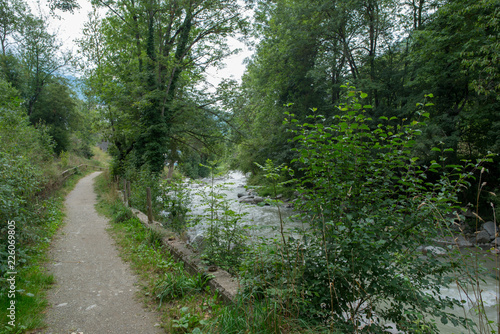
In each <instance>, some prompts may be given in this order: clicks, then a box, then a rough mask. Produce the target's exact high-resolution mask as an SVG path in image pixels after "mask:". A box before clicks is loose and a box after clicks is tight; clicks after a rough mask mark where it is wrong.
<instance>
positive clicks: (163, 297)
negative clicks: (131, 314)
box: [154, 264, 210, 304]
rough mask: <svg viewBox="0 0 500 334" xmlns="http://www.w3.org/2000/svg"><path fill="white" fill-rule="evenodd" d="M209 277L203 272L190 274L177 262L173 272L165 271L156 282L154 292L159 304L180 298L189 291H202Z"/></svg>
mask: <svg viewBox="0 0 500 334" xmlns="http://www.w3.org/2000/svg"><path fill="white" fill-rule="evenodd" d="M209 279H210V278H209V277H207V276H205V275H203V274H197V275H195V276H191V275H189V274H187V273H186V272H185V271H184V269H183V267H182V264H178V265H176V266H175V267H174V268H173V272H169V273H166V274H165V276H164V277H163V278H161V279H160V280H158V281H157V282H156V284H155V288H154V294H155V295H156V298H158V299H159V300H160V304H161V303H163V302H164V301H171V300H175V299H180V298H183V297H184V296H185V295H187V294H189V293H192V292H195V291H197V292H201V291H203V288H204V287H205V285H206V283H207V281H208V280H209Z"/></svg>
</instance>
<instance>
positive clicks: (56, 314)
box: [39, 172, 164, 334]
mask: <svg viewBox="0 0 500 334" xmlns="http://www.w3.org/2000/svg"><path fill="white" fill-rule="evenodd" d="M99 174H100V172H95V173H92V174H91V175H88V176H86V177H84V178H82V179H81V180H80V181H79V182H78V184H77V185H76V187H75V189H74V190H73V191H71V193H70V194H69V195H68V196H67V198H66V201H65V205H66V225H65V226H64V227H63V228H62V231H61V232H62V233H61V232H60V233H59V234H58V236H57V237H56V239H55V240H54V242H53V245H52V249H51V251H50V258H51V262H50V263H49V264H48V267H49V270H50V272H51V273H52V274H54V277H55V281H56V286H55V287H53V288H52V289H51V290H50V291H49V292H48V299H49V303H50V304H51V308H50V309H49V310H48V312H47V318H46V321H47V323H48V328H47V329H44V330H42V331H41V332H39V333H45V334H71V333H75V334H76V333H78V334H80V333H83V334H108V333H110V334H115V333H116V334H126V333H130V334H156V333H164V331H163V330H162V329H161V328H159V326H160V325H159V323H158V320H157V319H158V315H157V314H155V313H153V312H149V311H146V310H145V309H144V308H143V305H142V303H141V302H140V301H138V300H137V298H136V297H135V296H134V295H135V294H136V292H137V291H138V290H139V289H138V288H137V287H136V286H135V285H134V284H135V282H136V278H135V277H134V275H133V274H132V271H131V270H130V268H129V266H128V265H127V264H125V263H124V262H123V261H122V259H121V258H120V257H119V255H118V251H117V249H116V247H115V245H114V242H113V240H112V239H111V237H110V236H109V235H108V233H107V232H106V227H107V225H108V219H106V218H104V217H102V216H99V215H98V214H97V212H96V210H95V208H94V205H95V204H96V202H97V199H96V198H97V196H96V194H95V193H94V189H93V184H94V178H95V177H96V176H97V175H99Z"/></svg>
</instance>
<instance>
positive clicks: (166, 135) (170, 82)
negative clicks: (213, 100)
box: [82, 0, 244, 173]
mask: <svg viewBox="0 0 500 334" xmlns="http://www.w3.org/2000/svg"><path fill="white" fill-rule="evenodd" d="M102 5H106V6H107V7H108V8H109V9H110V11H109V12H108V13H109V15H108V17H106V18H105V19H104V20H103V21H102V24H101V25H100V28H99V31H96V30H95V29H94V33H99V34H102V36H103V37H104V43H103V44H104V45H103V47H104V49H101V50H105V52H104V53H105V54H106V55H105V57H104V58H101V59H100V60H99V61H100V62H101V65H100V66H98V67H96V68H95V70H93V71H92V73H91V80H95V81H96V82H97V81H99V80H100V81H101V82H103V83H104V84H103V85H104V86H108V87H110V89H113V90H115V91H114V92H115V94H113V95H112V96H109V95H108V91H106V89H105V90H104V91H101V92H99V93H97V94H99V95H100V96H101V98H102V102H103V103H105V104H106V105H107V108H110V109H108V110H111V109H113V108H116V107H118V108H119V110H120V112H119V113H114V116H115V117H117V119H118V118H121V117H126V118H127V119H128V120H129V121H130V122H131V123H130V124H132V126H133V127H135V128H136V129H139V131H137V132H136V133H135V136H134V138H133V139H132V140H131V141H128V142H127V143H125V142H124V141H122V142H121V143H118V140H119V139H118V138H120V137H121V135H120V134H118V133H114V135H113V136H114V139H115V140H114V142H115V146H116V147H117V148H118V150H119V151H120V153H119V154H118V155H117V157H118V159H119V161H121V162H120V163H123V161H124V160H125V158H126V157H127V156H128V155H129V154H130V153H132V152H133V153H134V154H133V156H134V157H133V159H134V160H135V164H136V165H137V166H141V165H148V166H149V168H151V170H152V171H153V172H154V173H159V172H160V171H161V170H163V167H164V163H165V155H166V154H168V152H169V151H170V152H175V151H176V150H175V149H174V148H175V146H176V143H175V140H174V138H173V136H172V128H173V126H174V125H176V124H178V123H177V119H178V118H177V116H176V115H177V114H178V113H177V111H178V109H177V107H178V106H179V105H181V104H182V102H181V101H183V100H190V97H189V96H188V95H187V94H184V91H185V89H187V87H193V86H195V84H196V82H198V81H199V80H200V79H201V75H202V73H203V70H204V68H206V67H207V66H209V65H213V64H217V63H219V62H220V61H221V59H222V58H223V57H224V56H226V55H228V54H229V50H228V48H227V45H226V44H225V40H224V38H225V36H227V35H228V34H229V33H232V32H234V31H236V30H238V29H242V28H243V26H244V21H243V19H242V17H241V13H240V11H239V7H238V5H237V1H235V0H219V1H166V2H162V3H157V2H155V1H128V0H127V1H118V2H116V3H114V4H108V3H102ZM117 35H118V36H120V38H116V36H117ZM92 40H94V41H95V40H96V39H95V38H93V39H92V37H91V36H90V35H89V36H87V38H86V40H85V41H82V47H83V49H84V51H85V52H87V54H91V53H92V52H93V53H94V55H95V54H96V52H97V50H95V49H94V51H90V49H91V48H92V47H95V45H96V44H95V43H93V42H92ZM104 53H101V55H102V54H104ZM131 55H132V58H131ZM97 60H98V59H97V58H96V59H94V61H95V62H96V61H97ZM111 73H112V74H111ZM99 78H100V79H99ZM111 87H113V88H111ZM95 88H97V87H95ZM117 90H119V92H118V91H117ZM125 101H126V102H125ZM122 102H125V103H122ZM108 115H111V114H108ZM117 119H116V120H117ZM114 123H115V119H113V120H111V119H110V124H114ZM112 126H113V125H112ZM115 130H116V128H115ZM171 154H172V153H171Z"/></svg>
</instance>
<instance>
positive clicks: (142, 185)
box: [125, 166, 161, 212]
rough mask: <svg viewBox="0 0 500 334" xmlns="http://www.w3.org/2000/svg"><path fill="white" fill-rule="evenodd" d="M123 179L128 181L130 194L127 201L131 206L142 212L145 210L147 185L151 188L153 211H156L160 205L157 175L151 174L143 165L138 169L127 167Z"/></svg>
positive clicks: (158, 178)
mask: <svg viewBox="0 0 500 334" xmlns="http://www.w3.org/2000/svg"><path fill="white" fill-rule="evenodd" d="M125 179H126V180H127V181H130V187H131V196H130V199H129V201H130V203H131V206H132V207H134V208H136V209H138V210H141V211H142V212H147V193H146V191H147V190H146V188H148V187H149V188H150V189H151V202H152V206H153V212H158V208H160V207H161V202H160V196H161V190H160V177H159V175H157V174H152V173H151V171H150V170H149V168H147V167H146V166H144V167H143V168H141V169H140V170H139V171H137V170H136V169H135V168H129V169H128V170H127V172H126V174H125Z"/></svg>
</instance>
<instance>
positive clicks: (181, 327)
mask: <svg viewBox="0 0 500 334" xmlns="http://www.w3.org/2000/svg"><path fill="white" fill-rule="evenodd" d="M180 311H181V317H180V318H179V320H172V322H173V323H174V324H173V326H172V327H173V328H176V329H177V330H178V331H179V332H180V333H202V332H201V331H200V330H199V328H198V327H197V326H200V325H201V326H203V325H205V324H206V323H207V321H206V320H203V319H201V318H200V316H199V315H198V314H196V313H194V314H191V312H190V311H189V307H183V308H181V310H180ZM191 330H192V331H191Z"/></svg>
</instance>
